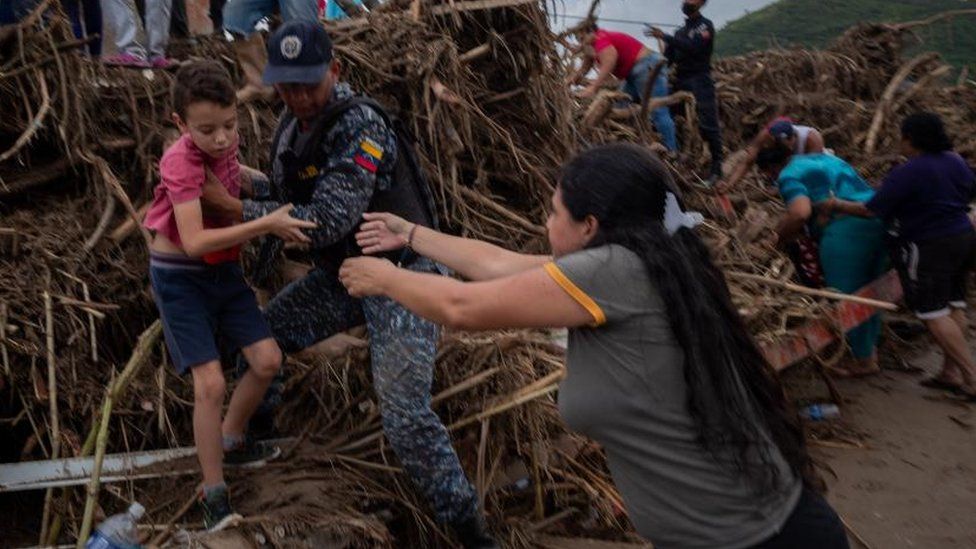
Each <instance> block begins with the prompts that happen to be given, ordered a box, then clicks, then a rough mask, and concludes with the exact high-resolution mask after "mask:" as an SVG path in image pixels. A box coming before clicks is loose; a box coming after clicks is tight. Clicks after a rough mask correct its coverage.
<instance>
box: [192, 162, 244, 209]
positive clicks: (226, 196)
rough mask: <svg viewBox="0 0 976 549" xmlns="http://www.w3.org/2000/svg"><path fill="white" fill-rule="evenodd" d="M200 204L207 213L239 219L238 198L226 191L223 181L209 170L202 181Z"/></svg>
mask: <svg viewBox="0 0 976 549" xmlns="http://www.w3.org/2000/svg"><path fill="white" fill-rule="evenodd" d="M200 204H201V205H202V206H203V211H204V213H205V214H207V215H212V216H215V217H223V218H227V219H233V220H235V221H237V220H239V219H240V200H238V199H236V198H234V197H233V196H231V195H230V193H229V192H227V188H226V187H224V185H223V183H221V182H220V181H219V180H217V178H216V177H214V176H213V174H211V173H210V172H209V171H208V172H207V179H206V181H204V182H203V194H202V195H200Z"/></svg>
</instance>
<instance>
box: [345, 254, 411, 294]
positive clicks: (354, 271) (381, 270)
mask: <svg viewBox="0 0 976 549" xmlns="http://www.w3.org/2000/svg"><path fill="white" fill-rule="evenodd" d="M396 270H397V267H396V266H395V265H394V264H393V263H390V262H389V261H387V260H385V259H379V258H376V257H352V258H349V259H347V260H345V261H343V262H342V267H340V268H339V280H340V281H341V282H342V285H343V286H345V287H346V290H348V291H349V295H351V296H353V297H367V296H374V295H385V294H386V289H385V288H386V283H387V281H388V280H389V278H390V277H391V276H392V275H393V274H394V273H395V272H396Z"/></svg>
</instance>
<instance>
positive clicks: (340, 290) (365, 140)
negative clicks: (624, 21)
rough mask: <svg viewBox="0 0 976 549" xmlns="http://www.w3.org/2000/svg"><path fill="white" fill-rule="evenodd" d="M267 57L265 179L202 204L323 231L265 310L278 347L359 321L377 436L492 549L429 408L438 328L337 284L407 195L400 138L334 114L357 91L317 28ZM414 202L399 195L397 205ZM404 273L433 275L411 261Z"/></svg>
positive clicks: (465, 536) (470, 542)
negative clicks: (390, 208)
mask: <svg viewBox="0 0 976 549" xmlns="http://www.w3.org/2000/svg"><path fill="white" fill-rule="evenodd" d="M268 58H269V62H268V65H267V68H266V69H265V71H264V83H265V84H267V85H273V86H275V89H276V90H277V91H278V94H279V95H280V96H281V98H282V100H283V101H284V102H285V105H286V106H287V109H286V111H285V113H284V115H283V116H282V118H281V119H280V121H279V128H278V131H277V134H276V138H275V144H274V145H273V146H272V151H271V153H272V158H273V161H272V172H271V179H270V181H267V180H264V181H262V180H260V179H253V178H252V186H253V195H254V198H252V199H245V200H236V199H234V198H233V197H230V196H229V195H228V194H227V193H226V192H223V191H222V188H223V187H222V186H220V188H217V187H218V186H214V185H208V186H207V187H206V188H205V189H204V200H205V202H206V203H207V205H208V206H211V207H213V208H214V210H215V211H217V212H220V213H221V214H222V215H228V216H231V217H234V218H237V219H241V220H242V221H248V220H251V219H255V218H258V217H261V216H262V215H265V214H266V213H267V212H270V211H273V210H275V209H277V208H278V207H279V206H280V205H282V204H285V203H293V204H294V207H295V208H294V210H292V215H293V216H294V217H296V218H299V219H305V220H314V221H315V223H316V224H318V228H317V229H314V230H310V231H309V232H308V236H309V237H310V238H311V239H312V244H311V249H312V254H313V257H314V259H315V269H313V270H312V271H311V272H310V273H309V274H308V275H306V276H305V277H304V278H302V279H300V280H297V281H295V282H293V283H291V284H290V285H288V286H287V287H285V289H284V290H282V291H281V292H280V293H279V294H278V295H277V296H275V297H274V299H272V300H271V302H270V303H269V304H268V307H267V309H266V310H265V316H266V318H267V319H268V322H269V324H270V325H271V331H272V333H273V334H274V337H275V339H276V340H277V342H278V344H279V345H280V346H281V348H282V350H284V351H285V352H287V353H294V352H298V351H301V350H303V349H305V348H307V347H310V346H311V345H313V344H315V343H316V342H319V341H321V340H323V339H326V338H328V337H329V336H332V335H334V334H336V333H339V332H342V331H344V330H347V329H349V328H352V327H354V326H358V325H361V324H363V323H365V324H366V327H367V329H368V331H369V340H370V351H371V357H372V373H373V384H374V388H375V390H376V394H377V396H378V398H379V402H380V411H381V415H382V421H383V429H384V431H385V432H386V436H387V439H388V440H389V442H390V444H391V446H392V447H393V449H394V451H395V452H396V454H397V457H398V458H399V459H400V462H401V463H402V464H403V466H404V468H405V469H406V471H407V473H408V474H409V475H410V477H411V478H412V479H413V482H414V484H415V485H416V487H417V488H418V489H419V490H420V492H422V493H423V495H424V496H425V497H426V499H427V501H428V502H429V504H430V506H431V507H432V509H433V510H434V512H435V513H436V515H437V518H438V520H440V521H441V522H443V523H445V524H448V525H450V526H451V527H453V529H454V530H455V532H456V533H457V534H458V536H459V538H460V540H461V542H462V543H463V544H464V545H465V546H466V547H478V548H490V547H497V546H496V545H495V542H494V541H493V540H492V539H491V537H490V536H489V535H488V534H487V533H486V530H485V524H484V518H483V517H482V515H481V511H480V510H479V509H478V496H477V493H476V492H475V489H474V486H473V485H472V484H471V482H470V481H469V480H468V479H467V477H466V476H465V474H464V471H463V470H462V469H461V464H460V461H459V460H458V457H457V454H456V453H455V452H454V449H453V447H452V446H451V441H450V438H449V436H448V433H447V430H446V429H445V427H444V424H443V423H441V420H440V418H438V417H437V415H436V414H435V413H434V411H433V410H432V409H431V393H430V391H431V383H432V380H433V374H434V358H435V355H436V351H437V340H438V335H439V330H438V327H437V326H436V325H435V324H433V323H431V322H428V321H426V320H424V319H422V318H420V317H418V316H416V315H414V314H413V313H411V312H409V311H407V310H406V309H404V308H403V307H402V306H400V305H399V304H397V303H396V302H394V301H392V300H390V299H386V298H381V299H378V298H366V299H361V300H360V299H354V298H352V297H351V296H349V294H348V293H347V292H346V290H345V288H344V287H343V286H342V284H341V283H340V282H339V279H338V267H339V265H340V264H341V263H342V261H343V260H344V259H345V258H346V257H348V256H349V255H352V254H356V253H357V252H356V250H354V249H353V247H355V242H354V240H352V244H350V241H351V239H352V237H353V235H354V233H355V231H356V230H357V227H358V225H359V223H360V222H361V220H362V214H363V213H364V212H366V211H367V209H368V208H370V207H371V205H372V206H375V204H377V202H376V201H377V200H390V199H391V193H396V192H400V193H402V192H405V191H404V190H403V189H404V188H405V186H404V185H400V184H399V180H398V177H397V176H396V174H395V168H396V167H397V161H398V148H397V134H396V133H395V132H394V130H393V129H392V128H391V127H390V126H389V123H388V121H387V119H386V118H384V115H383V114H381V113H380V112H378V111H377V110H376V109H374V108H373V107H370V106H367V105H362V104H357V105H354V106H352V107H351V108H348V109H346V110H343V111H339V113H338V114H337V115H336V114H335V112H336V105H338V104H341V102H343V101H344V100H346V99H347V98H350V97H352V96H353V95H354V94H353V92H352V90H351V89H350V87H349V86H348V85H347V84H345V83H342V82H340V81H339V63H338V61H336V60H335V59H334V58H333V50H332V41H331V40H330V38H329V36H328V34H327V33H326V31H325V29H324V28H322V26H321V25H319V24H317V23H314V22H309V21H291V22H288V23H285V24H284V25H282V26H281V27H280V28H279V29H278V30H277V31H275V33H274V34H273V35H272V37H271V38H270V40H269V41H268ZM406 192H412V191H406ZM383 197H385V198H383ZM409 198H411V197H409V196H404V195H402V194H401V195H397V196H395V197H393V198H392V201H393V202H396V203H402V202H404V201H409V200H406V199H409ZM276 240H277V239H275V240H273V241H271V242H275V241H276ZM264 252H265V248H262V253H261V254H260V255H261V256H262V257H263V258H265V259H267V257H266V254H265V253H264ZM273 256H274V255H273V254H272V256H271V257H273ZM403 265H404V266H405V267H407V268H410V269H412V270H416V271H426V272H434V271H436V266H435V265H434V264H433V263H432V262H431V261H430V260H428V259H426V258H422V257H417V256H414V257H412V258H410V260H405V261H404V262H403Z"/></svg>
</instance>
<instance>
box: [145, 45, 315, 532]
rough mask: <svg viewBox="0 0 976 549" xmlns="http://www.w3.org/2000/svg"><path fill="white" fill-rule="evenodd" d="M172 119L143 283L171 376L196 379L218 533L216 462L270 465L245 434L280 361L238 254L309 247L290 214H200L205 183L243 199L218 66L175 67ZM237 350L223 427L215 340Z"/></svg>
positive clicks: (197, 420)
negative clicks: (269, 240)
mask: <svg viewBox="0 0 976 549" xmlns="http://www.w3.org/2000/svg"><path fill="white" fill-rule="evenodd" d="M173 110H174V113H173V120H174V121H175V122H176V125H177V126H178V127H179V129H180V132H181V133H182V136H181V137H180V138H179V140H177V141H176V142H175V143H174V144H173V145H172V146H170V147H169V149H167V150H166V153H165V154H164V155H163V158H162V160H160V162H159V171H160V175H161V182H160V184H159V185H158V186H157V187H156V191H155V196H154V199H153V203H152V206H151V207H150V208H149V212H148V213H147V214H146V221H145V226H146V227H147V228H148V229H150V230H151V231H152V232H153V233H154V236H153V241H152V244H151V245H150V260H149V265H150V266H149V276H150V280H151V282H152V288H153V294H154V296H155V299H156V305H157V307H158V308H159V316H160V318H161V319H162V322H163V333H164V335H165V338H166V346H167V347H168V349H169V352H170V357H171V359H172V362H173V364H174V366H175V367H176V370H177V372H179V373H180V374H183V373H185V372H186V371H187V370H188V369H189V370H190V371H191V372H192V375H193V392H194V404H193V439H194V442H195V443H196V447H197V456H198V458H199V460H200V469H201V470H202V472H203V486H202V488H201V490H200V504H201V506H202V507H203V511H204V524H205V525H206V527H207V529H208V530H211V531H215V530H219V529H221V528H224V527H225V526H227V525H228V524H229V523H230V522H232V521H233V520H234V519H236V518H239V515H236V514H234V513H233V511H232V510H231V507H230V503H229V501H228V496H227V487H226V485H225V484H224V477H223V462H227V463H228V464H237V465H243V464H256V463H259V462H263V461H265V460H267V459H270V458H272V457H274V455H276V454H277V453H278V450H277V449H276V448H262V447H259V446H257V445H255V444H252V443H251V442H250V441H249V440H248V439H247V438H246V437H245V426H246V425H247V421H248V419H249V418H250V417H251V415H252V414H253V413H254V410H255V408H256V407H257V406H258V404H259V403H260V402H261V398H262V396H263V395H264V392H265V390H266V389H267V388H268V385H269V384H270V382H271V380H272V378H273V377H274V375H275V373H276V372H277V371H278V368H279V367H280V364H281V361H282V354H281V351H280V350H279V348H278V345H277V344H276V343H275V341H274V340H273V339H272V338H271V331H270V330H269V328H268V325H267V323H266V322H265V320H264V316H263V315H262V314H261V311H260V310H259V309H258V305H257V301H256V300H255V297H254V293H253V292H252V291H251V289H250V287H248V285H247V283H246V282H245V281H244V277H243V275H242V273H241V267H240V264H239V262H238V252H239V250H240V245H241V244H242V243H243V242H245V241H247V240H248V239H251V238H254V237H256V236H260V235H264V234H268V233H272V234H274V235H276V236H278V237H280V238H282V239H284V240H286V241H299V242H308V238H307V237H306V236H305V235H304V234H302V233H301V231H300V229H311V228H314V227H315V224H314V223H310V222H307V221H301V220H297V219H295V218H293V217H291V216H290V215H288V212H289V211H290V210H291V205H290V204H289V205H286V206H283V207H281V208H279V209H277V210H275V211H274V212H272V213H270V214H268V215H266V216H264V217H261V218H259V219H255V220H253V221H250V222H247V223H240V224H234V222H233V221H231V220H227V219H215V218H212V217H210V216H207V215H204V213H203V210H202V207H201V205H200V196H201V193H202V188H203V183H204V180H205V178H206V177H208V173H209V174H210V175H209V176H212V177H216V178H217V179H219V180H220V182H221V183H222V184H223V185H224V186H225V187H226V188H227V190H228V192H230V193H231V194H232V195H233V196H239V195H240V189H241V186H240V172H241V167H240V165H239V164H238V161H237V140H238V138H237V104H236V96H235V89H234V84H233V83H232V82H231V80H230V76H229V75H228V74H227V72H226V71H225V70H224V69H223V68H222V67H221V66H220V65H219V64H217V63H216V62H213V61H200V62H194V63H191V64H188V65H186V66H184V67H182V68H181V69H180V70H179V71H178V72H177V73H176V79H175V81H174V83H173ZM218 334H219V335H220V337H221V339H222V340H226V341H228V342H230V343H231V344H233V345H235V346H237V347H240V348H241V352H242V354H243V355H244V358H246V359H247V362H248V364H249V365H250V368H249V369H248V370H247V372H246V373H245V374H244V375H243V377H242V378H241V380H240V382H239V383H238V385H237V388H236V389H235V390H234V393H233V394H232V395H231V399H230V406H229V407H228V409H227V415H226V416H225V417H224V419H223V423H222V424H221V409H222V407H223V403H224V392H225V382H224V375H223V371H222V370H221V366H220V359H219V353H218V349H217V335H218Z"/></svg>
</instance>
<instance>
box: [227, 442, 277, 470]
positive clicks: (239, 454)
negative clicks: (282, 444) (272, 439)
mask: <svg viewBox="0 0 976 549" xmlns="http://www.w3.org/2000/svg"><path fill="white" fill-rule="evenodd" d="M280 455H281V448H279V447H277V446H274V445H271V444H258V443H257V442H255V441H254V439H252V438H251V437H249V436H245V437H244V438H243V439H242V440H241V442H240V443H239V444H238V445H237V446H234V447H233V448H229V449H227V448H225V449H224V466H225V467H240V468H245V469H246V468H251V467H261V466H263V465H264V464H266V463H268V462H269V461H271V460H273V459H275V458H276V457H278V456H280Z"/></svg>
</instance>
